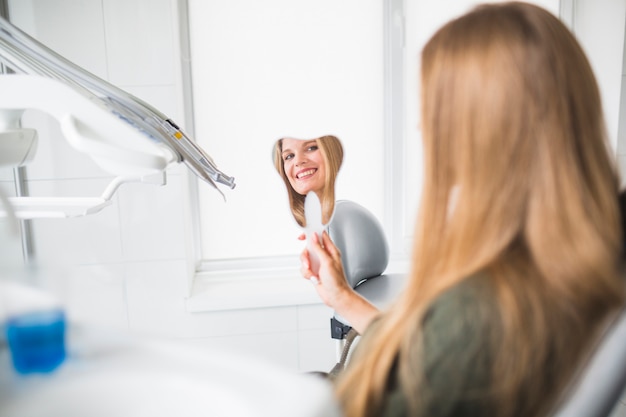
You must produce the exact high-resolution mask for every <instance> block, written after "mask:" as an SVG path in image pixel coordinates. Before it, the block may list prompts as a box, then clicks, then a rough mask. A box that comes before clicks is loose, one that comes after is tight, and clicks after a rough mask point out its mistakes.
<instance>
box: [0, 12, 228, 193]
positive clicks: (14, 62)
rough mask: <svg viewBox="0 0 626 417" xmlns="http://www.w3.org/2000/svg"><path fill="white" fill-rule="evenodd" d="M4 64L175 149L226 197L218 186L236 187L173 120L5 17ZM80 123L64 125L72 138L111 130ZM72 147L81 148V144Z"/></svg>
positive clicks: (1, 33)
mask: <svg viewBox="0 0 626 417" xmlns="http://www.w3.org/2000/svg"><path fill="white" fill-rule="evenodd" d="M0 60H2V61H3V62H4V63H5V64H7V65H8V66H9V67H11V68H12V69H13V70H15V71H17V72H21V73H26V74H36V75H40V76H42V77H47V78H50V79H55V80H58V81H60V82H62V83H64V84H66V85H67V86H71V87H72V88H73V89H74V90H75V92H76V93H78V94H80V95H83V96H85V97H86V98H88V99H89V100H90V101H91V102H93V103H94V104H96V105H97V106H98V107H100V110H105V111H108V112H109V113H110V114H112V115H115V116H116V117H117V118H118V119H120V120H123V121H124V122H126V123H127V124H128V125H129V126H132V127H133V128H134V129H135V130H138V131H141V132H143V133H144V134H145V135H146V136H147V137H149V138H151V139H152V140H153V141H155V142H157V143H159V144H162V145H164V146H165V147H167V148H169V149H170V154H171V155H173V156H174V160H175V161H177V162H184V163H185V164H186V165H187V166H188V167H189V168H190V169H191V170H192V171H193V172H194V173H195V174H196V175H197V176H198V177H200V178H201V179H203V180H204V181H206V182H208V183H209V184H211V185H212V186H213V187H215V188H216V189H217V190H218V191H219V192H220V193H221V191H220V190H219V189H218V188H217V186H216V183H220V184H223V185H226V186H228V187H230V188H234V187H235V182H234V178H233V177H230V176H228V175H226V174H224V173H223V172H221V171H220V170H219V169H218V168H217V167H216V165H215V163H214V162H213V160H212V158H211V157H210V156H209V155H208V154H206V152H204V150H203V149H202V148H200V147H199V146H198V145H197V144H196V143H195V142H194V141H192V140H191V139H190V138H189V137H188V136H187V135H186V134H185V133H184V132H183V131H182V130H181V129H180V128H179V127H178V126H177V125H176V124H175V123H174V122H173V121H172V120H171V119H169V118H168V117H167V116H165V115H164V114H162V113H161V112H159V111H158V110H156V109H155V108H153V107H152V106H150V105H148V104H147V103H145V102H143V101H141V100H140V99H138V98H137V97H134V96H132V95H130V94H128V93H126V92H125V91H123V90H121V89H119V88H117V87H115V86H114V85H112V84H110V83H108V82H106V81H105V80H102V79H100V78H99V77H97V76H95V75H93V74H91V73H90V72H88V71H86V70H85V69H83V68H81V67H80V66H78V65H76V64H74V63H72V62H71V61H69V60H67V59H65V58H64V57H62V56H61V55H59V54H57V53H56V52H54V51H52V50H51V49H49V48H47V47H46V46H45V45H43V44H41V43H40V42H38V41H37V40H35V39H33V38H32V37H30V36H29V35H28V34H26V33H24V32H23V31H21V30H20V29H19V28H17V27H15V26H13V25H12V24H11V23H9V22H8V21H6V20H5V19H2V18H0ZM92 107H93V106H92ZM5 108H6V107H5ZM22 108H24V109H25V108H27V107H22ZM59 120H60V121H61V120H62V119H59ZM77 120H78V122H76V121H75V120H72V119H71V118H70V119H63V121H61V123H65V124H66V126H65V128H64V131H65V133H66V134H67V132H70V131H71V130H72V129H73V128H75V129H74V130H77V129H78V130H80V129H82V130H85V129H87V130H90V131H91V133H96V132H95V130H98V132H97V134H96V136H97V135H98V134H100V133H101V132H99V130H102V129H103V128H104V127H105V126H106V128H107V129H108V126H107V125H100V124H95V125H91V124H87V125H84V124H81V123H83V122H84V120H82V121H81V119H80V118H78V119H77ZM72 125H75V126H72ZM92 136H94V135H92ZM135 136H136V135H135ZM68 139H70V138H68ZM125 139H127V138H125ZM127 140H128V139H127ZM88 141H89V139H88ZM72 142H73V144H74V145H75V146H76V145H77V144H78V143H80V142H81V141H72ZM93 148H97V146H96V145H95V144H92V146H91V147H90V148H89V149H88V150H86V151H92V150H93ZM135 157H137V156H136V155H135ZM137 158H138V157H137Z"/></svg>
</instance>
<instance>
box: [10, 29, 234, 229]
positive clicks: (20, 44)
mask: <svg viewBox="0 0 626 417" xmlns="http://www.w3.org/2000/svg"><path fill="white" fill-rule="evenodd" d="M0 62H2V64H3V65H6V66H7V67H9V68H11V69H12V70H13V71H15V72H16V73H19V75H18V74H5V75H0V88H1V90H2V92H3V93H2V96H1V97H0V131H2V132H1V133H0V149H1V150H2V152H1V154H2V156H1V157H0V166H13V167H17V166H22V165H25V164H27V163H28V162H29V161H30V160H31V159H32V157H33V155H34V153H35V151H36V147H37V137H36V136H37V135H36V132H35V131H34V130H33V129H25V128H22V127H21V126H20V118H21V116H22V114H23V112H24V111H25V110H27V109H32V108H35V109H40V110H43V111H44V112H46V113H49V114H51V115H52V116H54V117H55V118H57V119H58V120H59V123H60V125H61V129H62V131H63V133H64V135H65V136H66V138H67V140H68V142H70V144H71V145H72V146H73V147H75V148H76V149H78V150H79V151H81V152H84V153H87V154H88V155H90V156H91V157H92V158H93V159H94V161H96V163H97V164H98V165H99V166H101V167H102V168H103V169H105V170H106V171H107V172H110V173H112V174H115V175H119V177H118V178H116V180H114V183H112V184H111V186H110V187H109V189H108V190H107V192H105V193H104V194H103V195H102V196H101V197H100V198H97V199H96V200H97V201H95V200H94V201H84V200H81V199H78V200H74V201H73V202H72V201H70V200H67V199H65V200H64V203H63V204H66V205H68V206H70V207H71V208H69V209H68V211H69V214H68V213H65V212H64V211H60V212H59V211H55V210H53V209H52V210H48V208H49V207H48V208H46V209H44V210H41V208H40V207H41V206H46V204H47V203H46V202H45V201H44V202H41V201H37V200H36V199H32V198H30V197H27V198H29V200H28V202H27V203H26V202H24V201H22V200H16V201H13V202H14V203H16V204H14V205H16V206H18V207H17V211H18V212H19V211H20V210H19V206H20V205H21V204H32V205H33V206H35V208H34V209H33V210H31V211H30V212H28V213H26V212H25V211H21V214H19V217H21V218H33V217H61V216H62V217H69V216H73V215H84V214H90V213H92V212H96V211H99V209H101V208H102V207H103V206H106V205H107V204H108V201H109V200H108V199H110V196H111V195H110V194H109V191H111V190H112V191H115V188H116V187H117V186H119V184H120V183H123V182H128V181H142V182H143V181H144V178H148V182H153V181H154V175H153V174H156V173H162V172H163V171H164V170H165V168H166V167H167V166H168V165H169V164H171V163H173V162H178V163H181V162H183V163H185V164H186V165H187V167H188V168H189V169H190V170H191V171H192V172H193V173H194V174H195V175H196V176H198V177H199V178H200V179H202V180H203V181H205V182H207V183H208V184H210V185H211V186H212V187H214V188H215V189H216V190H217V191H218V192H220V194H222V196H223V195H224V194H223V193H222V191H221V190H220V189H219V188H218V187H217V184H220V185H224V186H227V187H229V188H231V189H233V188H234V187H235V179H234V178H233V177H231V176H228V175H226V174H225V173H223V172H222V171H220V170H219V169H218V168H217V166H216V164H215V162H214V161H213V159H212V158H211V157H210V156H209V155H208V154H207V153H206V152H205V151H204V150H203V149H202V148H201V147H200V146H198V145H197V144H196V143H195V142H194V141H193V140H192V139H191V138H190V137H189V136H188V135H187V134H185V133H184V132H183V130H182V129H181V128H180V127H179V126H178V125H177V124H176V123H175V122H174V121H173V120H171V119H170V118H169V117H167V116H166V115H164V114H163V113H161V112H160V111H158V110H157V109H155V108H154V107H152V106H151V105H149V104H147V103H146V102H144V101H142V100H140V99H138V98H137V97H135V96H133V95H131V94H129V93H127V92H125V91H124V90H122V89H120V88H118V87H116V86H114V85H112V84H110V83H108V82H107V81H105V80H103V79H101V78H99V77H97V76H95V75H94V74H92V73H90V72H88V71H86V70H85V69H83V68H82V67H80V66H78V65H76V64H74V63H73V62H71V61H69V60H67V59H66V58H64V57H63V56H61V55H59V54H57V53H56V52H54V51H53V50H51V49H50V48H48V47H46V46H45V45H43V44H42V43H40V42H38V41H37V40H35V39H34V38H32V37H31V36H29V35H28V34H26V33H25V32H23V31H22V30H20V29H19V28H17V27H16V26H14V25H12V24H11V23H10V22H8V21H7V20H5V19H4V18H1V17H0ZM21 74H26V75H21ZM161 182H164V180H162V181H161ZM46 201H47V202H48V203H50V204H52V205H53V206H54V205H59V204H61V203H59V201H50V200H49V199H48V200H46ZM38 207H39V208H38ZM0 215H2V213H0Z"/></svg>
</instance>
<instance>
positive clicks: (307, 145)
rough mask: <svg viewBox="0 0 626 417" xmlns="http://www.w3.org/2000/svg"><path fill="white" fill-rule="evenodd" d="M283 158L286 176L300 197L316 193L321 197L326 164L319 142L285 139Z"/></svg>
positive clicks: (283, 142) (283, 141)
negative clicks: (311, 192)
mask: <svg viewBox="0 0 626 417" xmlns="http://www.w3.org/2000/svg"><path fill="white" fill-rule="evenodd" d="M281 156H282V159H283V165H284V170H285V175H286V176H287V179H288V180H289V183H290V184H291V186H292V187H293V189H294V190H295V191H296V192H297V193H298V194H300V195H306V194H307V193H308V192H309V191H314V192H315V193H316V194H317V195H318V196H320V194H321V190H322V189H323V188H324V184H325V183H324V181H325V178H326V164H325V163H324V158H323V156H322V151H321V150H320V149H319V146H318V144H317V141H316V140H315V139H313V140H299V139H291V138H285V139H283V140H282V154H281ZM320 198H321V197H320Z"/></svg>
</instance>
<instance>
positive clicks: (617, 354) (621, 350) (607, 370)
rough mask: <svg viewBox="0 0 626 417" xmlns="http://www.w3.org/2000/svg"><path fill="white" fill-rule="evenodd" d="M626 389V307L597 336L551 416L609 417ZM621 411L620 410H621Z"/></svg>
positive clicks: (625, 413)
mask: <svg viewBox="0 0 626 417" xmlns="http://www.w3.org/2000/svg"><path fill="white" fill-rule="evenodd" d="M625 390H626V308H623V309H622V311H621V313H620V314H619V315H618V317H617V318H616V319H615V321H614V322H613V323H611V325H610V326H609V327H608V329H607V331H606V332H605V334H603V335H602V337H600V339H599V342H598V343H597V345H596V348H595V350H594V351H593V353H592V354H591V356H590V357H589V360H588V361H587V362H586V363H584V365H583V366H582V367H581V369H580V371H579V372H578V373H577V376H576V378H574V380H573V381H572V384H571V386H570V388H569V390H567V392H566V395H565V397H564V400H563V401H562V402H561V404H560V405H559V407H557V409H556V411H555V412H554V413H553V416H554V417H608V416H610V415H614V416H616V417H617V416H621V415H626V409H625V410H624V411H623V412H622V413H618V414H611V412H613V411H616V410H615V408H616V406H617V405H618V404H619V401H620V398H621V397H622V395H624V392H625ZM620 411H621V410H620Z"/></svg>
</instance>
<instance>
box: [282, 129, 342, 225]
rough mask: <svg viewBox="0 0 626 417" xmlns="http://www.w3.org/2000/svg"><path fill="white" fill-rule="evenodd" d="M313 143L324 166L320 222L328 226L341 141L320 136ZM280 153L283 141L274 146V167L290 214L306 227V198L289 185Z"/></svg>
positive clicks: (339, 166)
mask: <svg viewBox="0 0 626 417" xmlns="http://www.w3.org/2000/svg"><path fill="white" fill-rule="evenodd" d="M315 141H316V142H317V146H318V147H319V149H320V151H321V152H322V158H323V160H324V163H325V165H326V177H325V179H324V190H323V191H322V196H321V197H320V203H321V204H322V216H323V217H322V222H323V224H328V223H329V222H330V218H331V216H332V213H333V210H334V208H335V180H336V178H337V173H338V172H339V168H341V163H342V162H343V147H342V146H341V141H340V140H339V139H338V138H337V137H336V136H332V135H326V136H321V137H319V138H317V139H315ZM282 152H283V140H282V139H279V140H277V141H276V143H275V145H274V153H273V155H274V167H275V168H276V171H278V174H279V175H280V176H281V178H282V179H283V182H284V183H285V187H287V194H288V196H289V207H290V208H291V214H292V215H293V218H294V219H295V220H296V222H297V223H298V224H299V225H300V226H302V227H304V226H306V220H305V218H304V198H305V197H306V196H304V195H301V194H298V193H297V192H296V190H294V189H293V187H292V186H291V184H290V183H289V178H287V174H286V173H285V166H284V161H283V157H282Z"/></svg>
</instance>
